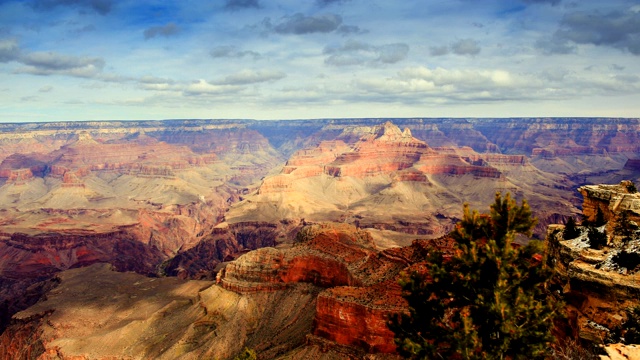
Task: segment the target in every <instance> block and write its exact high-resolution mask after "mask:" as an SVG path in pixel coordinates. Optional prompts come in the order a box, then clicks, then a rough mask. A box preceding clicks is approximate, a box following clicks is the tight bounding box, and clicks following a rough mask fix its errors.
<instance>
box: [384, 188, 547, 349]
mask: <svg viewBox="0 0 640 360" xmlns="http://www.w3.org/2000/svg"><path fill="white" fill-rule="evenodd" d="M534 225H535V220H534V219H532V217H531V211H530V209H529V206H528V204H527V203H526V201H523V203H522V206H518V205H517V203H516V202H515V201H514V200H512V199H511V197H510V195H509V194H507V195H506V196H505V197H504V198H503V197H502V196H501V194H499V193H498V194H496V198H495V203H494V204H493V205H491V211H490V213H489V214H480V213H478V212H477V211H471V210H470V209H469V207H468V206H467V205H465V207H464V215H463V219H462V221H461V222H460V223H458V224H457V225H456V229H455V230H454V231H453V232H452V233H451V236H452V237H453V238H454V239H455V240H456V247H455V253H454V255H453V256H452V257H451V258H450V259H445V258H444V257H443V254H442V253H441V252H439V251H437V250H435V249H432V251H431V255H430V256H429V259H428V264H429V266H428V270H427V273H426V274H421V273H417V272H416V273H412V274H410V275H407V276H405V278H404V279H403V280H402V281H401V285H402V288H403V290H404V296H405V298H406V299H407V301H408V303H409V313H408V314H399V315H397V316H395V317H393V318H392V319H391V321H390V328H391V329H392V330H393V331H394V333H395V334H396V343H397V345H398V349H399V352H400V353H401V354H402V355H404V356H407V357H410V358H419V359H423V358H425V359H449V358H462V359H505V358H512V359H519V358H523V359H524V358H527V359H542V358H544V356H545V354H546V353H547V352H548V351H549V344H550V342H551V341H552V335H551V329H552V327H553V319H554V317H555V316H556V314H557V309H558V305H557V304H556V303H555V302H553V301H547V300H548V298H547V294H546V292H545V285H546V283H547V282H548V281H549V280H550V277H551V271H550V270H549V269H548V268H545V267H543V266H542V265H541V264H540V263H539V262H538V261H536V260H534V258H532V256H531V251H528V250H529V249H525V248H518V247H515V246H512V242H513V240H514V238H515V235H516V234H517V233H521V234H525V235H528V236H530V235H531V231H532V229H533V227H534Z"/></svg>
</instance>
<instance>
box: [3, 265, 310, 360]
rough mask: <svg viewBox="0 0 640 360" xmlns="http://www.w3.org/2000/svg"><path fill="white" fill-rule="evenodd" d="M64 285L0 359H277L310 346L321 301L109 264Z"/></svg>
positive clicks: (13, 334) (19, 320)
mask: <svg viewBox="0 0 640 360" xmlns="http://www.w3.org/2000/svg"><path fill="white" fill-rule="evenodd" d="M58 279H59V285H58V286H57V287H56V288H55V289H54V290H53V291H50V292H49V293H48V294H47V300H46V301H43V302H40V303H38V304H37V305H35V306H33V307H31V308H29V309H28V310H26V311H22V312H20V313H18V314H16V315H15V316H14V321H13V323H12V325H11V326H10V327H9V328H8V329H7V331H5V332H4V333H3V334H2V335H0V359H7V360H9V359H11V360H13V359H15V358H16V357H15V356H16V355H18V354H22V355H24V356H26V357H27V358H39V359H110V358H111V359H113V358H118V359H121V358H145V359H149V358H153V359H176V358H180V357H182V358H188V359H203V358H233V357H234V356H235V355H237V354H239V353H240V352H241V351H242V349H243V348H244V347H250V348H252V349H256V350H257V351H259V352H260V353H261V355H263V354H264V355H266V357H267V358H274V357H275V356H276V355H278V354H282V353H286V352H287V351H288V350H291V349H292V348H295V347H297V346H300V345H303V344H304V341H305V334H307V333H308V332H309V331H310V329H311V324H312V318H313V308H314V307H315V296H316V294H317V292H316V290H315V289H313V288H310V287H305V286H304V285H301V286H299V287H297V288H295V289H289V290H287V291H285V292H280V293H259V294H253V295H239V294H236V293H233V292H229V291H226V290H224V289H222V288H220V287H218V286H213V284H212V282H208V281H193V280H191V281H188V282H185V281H182V280H179V279H176V278H146V277H144V276H141V275H138V274H134V273H117V272H114V271H112V270H111V269H110V268H109V266H108V265H107V266H105V265H103V264H95V265H92V266H89V267H85V268H81V269H73V270H68V271H65V272H62V273H59V274H58ZM87 279H91V281H87ZM282 308H286V309H287V311H282Z"/></svg>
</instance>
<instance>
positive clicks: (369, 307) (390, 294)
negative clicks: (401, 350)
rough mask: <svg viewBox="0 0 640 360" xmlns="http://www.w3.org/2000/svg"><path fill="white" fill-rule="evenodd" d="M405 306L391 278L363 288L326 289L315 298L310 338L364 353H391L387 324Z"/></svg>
mask: <svg viewBox="0 0 640 360" xmlns="http://www.w3.org/2000/svg"><path fill="white" fill-rule="evenodd" d="M406 307H407V304H406V302H405V301H404V298H402V296H401V289H400V286H399V285H398V284H397V283H396V282H395V279H394V280H393V281H387V282H384V283H381V284H378V285H376V286H371V287H366V288H354V287H337V288H333V289H329V290H326V291H324V292H322V293H320V295H319V296H318V303H317V306H316V317H315V320H314V327H313V335H315V336H319V337H322V338H325V339H328V340H331V341H334V342H336V343H338V344H342V345H349V346H354V347H358V348H361V349H363V350H364V351H366V352H368V353H394V352H395V351H396V345H395V343H394V341H393V338H394V334H393V332H392V331H391V330H389V328H388V327H387V322H388V319H389V316H390V315H392V314H395V313H398V312H401V311H405V310H406Z"/></svg>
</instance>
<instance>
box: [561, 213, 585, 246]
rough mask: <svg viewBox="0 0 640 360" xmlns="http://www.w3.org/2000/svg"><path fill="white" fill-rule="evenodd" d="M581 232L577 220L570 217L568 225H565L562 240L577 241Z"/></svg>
mask: <svg viewBox="0 0 640 360" xmlns="http://www.w3.org/2000/svg"><path fill="white" fill-rule="evenodd" d="M580 234H581V231H580V230H578V228H577V227H576V220H575V219H574V218H573V217H570V218H569V219H568V220H567V223H566V224H565V225H564V230H563V231H562V238H563V239H565V240H571V239H575V238H577V237H578V236H580Z"/></svg>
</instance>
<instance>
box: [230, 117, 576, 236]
mask: <svg viewBox="0 0 640 360" xmlns="http://www.w3.org/2000/svg"><path fill="white" fill-rule="evenodd" d="M469 126H471V125H470V124H467V125H465V126H462V125H460V129H461V131H462V130H464V131H467V130H469V131H471V130H470V127H469ZM335 128H337V127H336V126H332V127H330V129H328V130H326V131H327V132H326V133H323V135H322V136H321V138H326V136H327V134H328V132H329V131H334V130H335ZM476 135H477V134H476ZM563 190H568V188H567V185H566V179H565V178H563V177H561V176H557V175H552V174H545V173H544V172H542V171H540V170H538V169H536V168H535V167H534V166H532V164H531V163H530V162H529V161H528V158H527V157H526V156H523V155H504V154H497V153H477V152H476V151H474V150H473V149H472V148H470V147H459V148H456V147H436V148H432V147H430V146H429V145H427V143H425V142H424V141H422V140H419V139H417V138H416V137H414V136H413V134H412V132H411V130H409V128H406V129H405V130H400V128H399V127H398V126H396V125H394V124H393V123H391V122H386V123H384V124H380V125H375V126H364V125H359V124H354V125H353V126H348V127H344V128H343V130H342V132H341V133H339V134H338V135H335V137H334V138H333V139H332V140H322V141H320V143H319V144H317V146H312V147H310V148H305V149H302V150H298V151H297V152H295V153H294V154H293V155H292V156H291V157H290V159H289V160H288V161H287V163H286V164H285V166H284V167H283V168H282V171H281V172H280V173H279V174H275V175H271V176H267V177H266V178H265V179H264V180H263V181H262V184H261V185H260V188H259V189H258V192H257V193H256V194H255V195H249V196H247V197H245V199H244V201H242V202H240V203H238V204H235V205H234V206H232V207H231V209H230V211H229V212H228V213H227V214H226V216H225V218H226V220H227V221H228V222H230V223H235V222H245V221H249V220H259V221H270V222H277V221H280V220H282V219H305V220H307V221H346V222H349V223H353V224H356V225H358V226H360V227H368V228H376V229H380V230H388V231H399V232H404V233H409V234H416V235H418V234H419V235H423V236H425V237H429V238H435V237H439V236H442V235H443V234H445V233H446V232H447V231H449V230H450V229H451V228H452V226H453V224H454V223H455V221H457V217H458V214H459V209H460V208H461V207H462V204H463V203H465V202H468V203H470V204H471V205H472V206H481V205H482V204H485V203H489V202H490V201H491V197H492V196H493V194H495V192H496V191H502V192H505V191H510V192H512V193H522V194H523V195H524V196H526V197H527V198H528V199H529V201H530V203H531V204H532V206H533V208H534V211H537V213H536V215H537V216H538V217H539V218H540V224H541V225H540V226H539V227H538V228H536V232H537V233H538V234H539V235H540V236H542V234H543V233H544V231H545V229H544V227H545V226H546V225H547V224H548V223H550V222H552V221H554V220H555V219H558V218H560V219H563V218H564V217H566V216H569V215H571V214H572V213H573V212H574V211H575V208H574V206H573V205H572V204H571V199H570V198H571V196H569V195H567V193H568V192H563Z"/></svg>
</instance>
